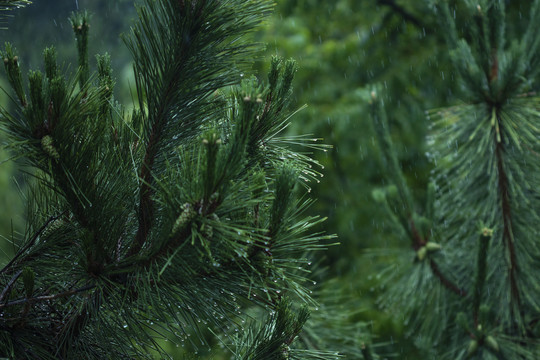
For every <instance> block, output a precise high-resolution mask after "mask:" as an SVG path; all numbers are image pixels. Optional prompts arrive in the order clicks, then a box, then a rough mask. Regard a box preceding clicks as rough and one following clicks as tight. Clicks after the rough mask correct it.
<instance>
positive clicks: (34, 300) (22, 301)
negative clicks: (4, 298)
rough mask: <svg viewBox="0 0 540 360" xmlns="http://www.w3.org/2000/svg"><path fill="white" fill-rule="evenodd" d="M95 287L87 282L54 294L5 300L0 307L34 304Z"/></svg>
mask: <svg viewBox="0 0 540 360" xmlns="http://www.w3.org/2000/svg"><path fill="white" fill-rule="evenodd" d="M95 287H96V285H94V284H88V285H86V286H83V287H81V288H78V289H74V290H68V291H64V292H62V293H58V294H54V295H43V296H36V297H33V298H24V299H19V300H13V301H9V302H7V303H5V304H0V309H2V308H6V307H8V306H15V305H22V304H26V303H29V304H34V303H37V302H41V301H48V300H54V299H59V298H64V297H68V296H71V295H75V294H78V293H80V292H83V291H86V290H91V289H93V288H95Z"/></svg>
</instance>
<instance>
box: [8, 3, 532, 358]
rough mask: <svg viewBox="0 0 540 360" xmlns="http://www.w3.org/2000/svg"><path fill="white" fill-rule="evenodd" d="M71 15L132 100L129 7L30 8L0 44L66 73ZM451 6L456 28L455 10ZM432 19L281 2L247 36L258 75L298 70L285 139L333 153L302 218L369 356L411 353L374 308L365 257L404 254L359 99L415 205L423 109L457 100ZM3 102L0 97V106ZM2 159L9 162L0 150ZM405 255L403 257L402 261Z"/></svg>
mask: <svg viewBox="0 0 540 360" xmlns="http://www.w3.org/2000/svg"><path fill="white" fill-rule="evenodd" d="M520 3H527V2H526V1H524V2H521V1H507V4H508V5H507V7H508V11H509V12H510V16H509V17H510V19H513V20H514V21H510V22H509V29H508V30H509V31H510V33H512V32H519V31H520V28H519V27H520V21H519V19H520V17H521V16H522V14H521V11H520V9H521V6H522V5H521V4H520ZM524 5H525V6H527V4H524ZM77 9H87V10H88V11H89V12H90V13H92V14H93V17H92V22H91V33H90V41H89V45H90V49H89V53H90V54H96V53H104V52H108V53H109V54H111V58H112V61H113V67H114V72H115V76H116V78H117V86H116V92H117V93H116V94H115V96H116V99H118V100H119V101H120V102H122V103H123V104H127V103H130V102H131V98H132V94H131V93H130V90H129V84H130V83H132V80H131V79H132V77H131V65H130V59H129V56H128V53H127V50H126V48H125V46H124V45H123V43H122V41H121V39H120V37H119V34H120V33H122V32H126V31H127V29H129V25H130V24H131V22H132V21H133V19H134V18H135V11H134V8H133V1H131V0H116V1H108V0H55V1H46V0H35V1H34V4H32V5H31V6H27V7H25V8H22V9H18V10H17V11H16V12H14V13H13V15H14V17H13V18H10V19H8V21H7V25H8V27H9V29H8V30H2V31H0V40H2V42H3V41H7V40H9V41H10V42H12V43H13V44H14V45H15V47H16V48H17V49H18V51H19V53H20V55H21V62H22V66H23V68H26V69H29V68H32V69H35V68H41V67H42V65H41V61H42V60H41V58H42V57H41V52H42V50H43V48H44V47H46V46H49V45H52V44H54V45H55V46H56V47H57V50H58V53H59V59H60V62H62V61H64V62H65V64H66V65H64V66H65V67H66V68H67V69H68V70H69V71H71V72H74V71H75V70H76V69H75V68H74V66H75V65H74V64H76V61H75V56H76V51H75V47H74V46H73V41H74V39H73V34H72V31H71V29H70V26H69V22H68V20H67V18H68V16H69V14H70V13H71V12H72V11H74V10H77ZM455 9H456V14H455V16H456V18H457V19H459V14H460V6H456V7H455ZM436 21H437V20H436V18H435V17H434V15H433V12H432V9H431V6H430V1H428V0H425V1H418V0H365V1H359V0H335V1H326V0H288V1H287V0H278V1H277V4H276V11H275V13H274V15H273V16H272V17H271V18H270V19H268V21H267V23H266V24H265V26H264V27H263V28H261V29H260V31H259V32H258V33H257V34H255V39H256V40H257V41H259V42H261V43H264V44H266V51H265V52H263V53H262V54H261V57H260V58H259V59H257V60H256V62H255V64H254V73H255V74H256V75H257V76H260V77H262V76H263V75H264V74H266V73H267V69H268V65H269V59H270V57H271V55H275V54H277V55H280V56H283V57H285V58H294V59H296V60H297V61H298V63H299V65H300V69H299V71H298V73H297V75H296V79H295V82H294V87H295V91H294V93H295V103H294V104H293V107H296V108H300V107H301V106H302V105H304V104H307V105H308V107H307V108H306V109H304V110H302V111H300V112H299V113H297V114H296V115H295V119H294V121H293V123H292V125H291V127H290V131H291V132H292V133H299V134H304V133H309V134H313V137H316V138H324V142H325V143H327V144H331V145H332V146H333V149H330V150H328V151H327V152H318V153H314V156H315V157H316V158H317V159H318V160H319V161H320V162H321V163H322V164H323V165H324V166H325V169H324V170H323V173H324V178H323V179H322V181H321V182H320V183H314V184H312V194H313V195H314V197H315V198H317V199H318V200H317V202H316V203H315V205H314V206H313V207H312V208H311V209H310V211H311V212H312V213H313V214H319V215H322V216H327V217H328V220H327V221H326V222H325V223H324V224H323V225H322V227H324V230H325V231H326V232H327V233H335V234H337V235H338V237H339V241H340V242H341V246H338V247H333V248H330V249H329V251H328V252H327V253H326V258H325V259H324V260H323V261H321V262H320V263H319V268H320V269H321V271H319V272H318V274H320V275H319V277H320V279H318V280H319V281H318V283H319V284H320V285H319V286H320V287H321V291H322V292H325V291H326V292H328V291H331V292H333V293H342V295H346V296H347V298H348V299H350V301H347V302H345V303H344V304H342V306H343V307H347V309H346V310H347V311H348V312H350V313H352V314H353V315H352V316H351V317H350V318H348V319H346V321H349V322H351V323H354V322H357V321H366V322H368V323H369V324H370V326H369V330H370V331H371V332H372V333H373V335H374V340H373V341H374V343H376V344H377V343H378V344H379V345H377V346H376V347H375V350H376V352H378V353H379V354H392V353H393V354H395V355H397V357H398V358H401V359H416V358H417V356H419V355H418V354H416V353H415V351H414V347H413V345H412V342H411V341H410V340H408V338H407V337H406V329H405V328H404V325H403V321H402V320H401V319H396V318H394V317H393V314H392V313H391V311H383V310H381V309H380V308H379V307H378V302H377V297H378V296H379V295H380V294H381V290H382V289H383V288H384V286H385V285H384V283H383V282H382V281H380V279H381V278H380V276H381V273H383V272H384V270H385V268H386V267H387V266H388V265H389V264H391V263H392V256H391V255H386V256H382V257H380V256H374V255H373V253H372V252H371V251H370V250H369V249H380V248H394V249H396V250H397V251H407V250H409V248H410V245H409V244H408V243H407V242H405V241H400V239H399V238H398V235H397V234H394V233H393V231H392V229H391V228H390V227H389V222H388V221H386V220H385V215H384V214H385V213H384V211H383V210H382V209H381V208H380V207H379V205H378V204H377V203H376V202H375V201H374V200H373V199H372V197H371V192H372V191H373V190H374V189H376V188H379V187H381V186H384V185H385V184H384V183H383V180H381V179H382V176H381V170H380V166H379V160H378V158H379V157H378V150H377V148H376V146H375V141H374V137H373V132H372V129H371V125H370V118H369V108H368V104H367V102H368V100H369V96H370V95H369V94H370V85H371V84H374V83H379V84H382V85H383V87H384V89H385V99H384V101H385V105H386V109H387V112H388V115H389V118H390V126H391V133H392V136H393V137H394V139H393V140H394V142H395V145H396V148H397V149H398V150H399V158H400V163H401V166H402V168H403V169H404V171H405V173H406V176H407V178H408V181H409V184H410V185H411V187H412V189H413V191H415V195H416V199H417V200H418V201H419V203H422V200H423V198H424V189H425V188H426V184H427V180H428V177H429V173H430V170H431V165H430V163H429V162H428V161H427V159H426V156H425V153H426V151H427V148H426V144H425V142H424V138H425V135H426V132H427V129H428V122H427V120H426V117H425V115H424V112H425V110H427V109H431V108H435V107H439V106H444V105H448V104H451V103H455V102H456V101H458V100H459V99H456V98H455V96H454V93H455V92H456V89H455V85H454V83H455V82H454V81H453V76H454V75H453V73H452V69H451V67H450V65H449V62H448V59H447V50H446V48H445V44H444V41H443V38H442V35H441V34H438V33H437V31H436V30H435V29H436V26H435V25H436ZM461 26H462V27H466V26H467V24H466V23H463V24H461ZM91 60H92V59H91ZM93 66H94V68H95V63H94V64H93ZM2 75H3V74H2ZM3 81H4V80H3V79H1V78H0V82H2V84H4V83H3ZM7 101H8V99H7V97H6V95H5V94H4V93H1V94H0V102H2V103H3V104H5V103H6V102H7ZM0 156H1V159H2V160H4V159H8V158H9V154H7V153H6V152H5V151H4V152H2V153H1V154H0ZM0 166H1V167H0V206H1V209H2V214H3V216H2V217H0V234H1V235H2V237H3V239H5V241H4V240H3V241H2V242H1V243H0V244H1V249H2V250H3V251H1V252H0V262H2V261H5V258H6V256H8V255H9V254H10V253H11V252H12V246H11V245H10V242H9V240H10V239H11V236H12V235H11V234H12V232H23V231H24V227H23V226H24V225H23V224H24V214H22V213H21V211H22V210H21V209H22V205H21V204H22V196H21V195H20V193H19V192H18V191H17V188H18V187H23V188H24V178H22V177H21V178H14V172H13V170H14V168H15V165H14V163H13V162H10V161H8V162H5V163H3V164H2V165H0ZM413 257H414V253H413V252H411V261H413ZM325 284H326V285H325ZM325 286H326V287H327V288H325ZM351 309H352V310H354V311H352V312H351ZM358 336H359V335H358ZM343 346H344V347H346V345H345V344H344V345H343ZM338 350H339V349H338Z"/></svg>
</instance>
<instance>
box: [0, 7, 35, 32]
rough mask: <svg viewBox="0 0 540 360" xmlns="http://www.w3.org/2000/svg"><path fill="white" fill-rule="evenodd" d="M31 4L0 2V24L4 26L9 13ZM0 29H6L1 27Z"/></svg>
mask: <svg viewBox="0 0 540 360" xmlns="http://www.w3.org/2000/svg"><path fill="white" fill-rule="evenodd" d="M31 3H32V2H31V1H28V0H0V24H2V25H3V21H4V18H5V17H8V16H9V15H8V14H7V11H9V10H13V9H15V8H21V7H23V6H26V5H28V4H31ZM0 29H5V28H3V27H0Z"/></svg>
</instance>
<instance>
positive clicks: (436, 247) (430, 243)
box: [426, 241, 441, 252]
mask: <svg viewBox="0 0 540 360" xmlns="http://www.w3.org/2000/svg"><path fill="white" fill-rule="evenodd" d="M426 249H427V251H428V252H434V251H438V250H441V245H440V244H438V243H436V242H434V241H428V243H427V244H426Z"/></svg>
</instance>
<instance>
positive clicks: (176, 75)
mask: <svg viewBox="0 0 540 360" xmlns="http://www.w3.org/2000/svg"><path fill="white" fill-rule="evenodd" d="M270 10H271V5H270V4H269V2H268V1H265V0H249V1H238V0H199V1H197V0H192V1H189V0H180V1H178V0H146V1H144V2H143V4H142V5H141V6H140V7H139V8H138V16H139V20H138V22H137V23H136V24H135V25H134V26H133V27H132V30H131V33H130V34H128V35H126V36H125V37H124V39H125V42H126V44H127V46H128V48H129V50H130V52H131V54H132V56H133V60H134V73H135V88H134V90H133V96H134V98H135V99H136V106H135V109H134V110H133V111H129V112H128V111H126V110H125V108H124V107H123V106H122V105H120V104H118V103H117V102H116V101H115V100H114V98H113V87H114V85H115V80H114V78H113V76H112V70H111V59H110V56H109V55H107V54H104V55H98V56H97V57H96V60H97V72H96V73H94V74H92V73H91V72H90V67H91V66H90V64H91V63H92V62H91V61H89V60H90V59H89V58H88V54H87V48H88V46H87V41H88V32H89V30H90V22H91V20H90V17H89V16H88V14H86V13H76V14H73V16H72V17H71V19H70V21H71V25H72V28H73V31H74V33H75V38H76V40H77V49H78V53H79V63H78V67H77V71H76V73H75V74H71V75H69V74H68V75H66V74H64V69H63V68H62V67H61V66H59V65H58V64H57V59H56V50H55V48H54V47H48V48H46V49H45V50H44V52H43V57H44V71H43V72H42V71H29V72H28V75H27V78H28V81H26V80H25V79H26V76H23V73H22V70H21V66H20V60H19V55H18V54H17V53H16V51H15V48H14V47H13V46H12V45H11V44H6V47H5V50H4V51H3V52H2V59H3V62H4V65H5V69H6V74H7V78H8V80H9V83H10V85H11V87H12V91H11V92H10V96H11V100H12V105H13V107H12V110H8V109H4V108H3V109H2V112H1V115H2V125H3V128H4V129H5V132H6V134H7V135H8V137H9V145H10V147H11V150H12V151H13V152H14V153H15V154H16V156H17V157H18V158H20V159H21V160H22V161H23V162H24V163H25V164H26V166H27V168H26V169H27V170H26V171H27V172H28V174H29V175H30V176H31V179H32V181H31V186H30V190H29V191H28V194H27V198H26V208H27V211H26V212H27V218H28V219H27V220H28V225H27V230H26V233H25V235H24V237H23V238H22V239H21V240H20V242H19V248H18V251H17V253H16V255H15V256H14V257H13V258H12V259H10V261H9V262H8V263H7V264H6V265H5V266H4V267H3V268H2V269H1V270H0V290H1V293H0V356H5V357H9V358H29V359H35V358H40V359H58V358H61V359H75V358H77V359H78V358H81V359H82V358H84V359H90V358H95V359H102V358H114V359H119V358H133V357H141V358H144V357H149V358H151V356H152V355H151V353H150V352H149V351H150V350H152V351H157V352H158V353H159V354H160V356H164V357H166V356H168V355H167V354H166V352H165V351H164V350H163V349H162V348H161V346H160V342H159V341H158V340H159V339H166V340H167V341H171V342H173V343H176V344H183V343H184V342H185V341H187V342H191V343H192V346H193V347H194V348H195V349H197V348H200V347H204V346H205V345H206V344H207V341H208V336H207V335H208V332H210V333H212V334H214V335H215V336H217V337H218V338H220V339H222V340H221V341H223V343H224V345H225V346H226V347H227V348H228V349H230V351H231V352H232V354H233V357H234V358H237V359H328V358H332V357H335V355H334V353H330V352H325V351H324V350H325V349H320V344H315V347H314V349H315V350H311V349H310V346H308V345H307V343H306V342H305V341H303V342H300V341H295V340H297V339H298V335H299V334H300V332H301V331H302V327H303V325H304V323H305V322H306V320H307V319H308V316H309V311H308V310H307V305H308V304H313V300H311V297H310V290H308V288H307V287H306V286H307V285H308V283H307V279H306V277H307V276H308V275H309V272H310V270H309V265H310V257H311V255H309V254H310V252H311V251H312V250H317V249H320V248H321V247H322V246H324V243H325V242H326V243H327V240H329V239H331V238H332V236H327V235H323V234H320V233H315V232H314V231H313V230H312V227H313V226H314V225H316V224H317V223H319V222H320V221H321V220H322V219H319V218H317V217H308V216H306V215H303V213H304V211H305V209H306V207H307V206H308V205H309V204H310V202H311V201H310V200H309V198H308V197H307V192H308V191H309V183H310V181H313V180H315V179H316V178H317V177H319V176H320V173H319V172H318V169H317V166H318V165H317V163H316V162H315V161H313V160H312V159H311V158H310V157H308V156H307V155H306V154H303V153H300V152H295V151H294V150H293V149H292V146H298V145H308V146H309V147H311V148H317V147H318V146H316V145H315V144H313V142H314V141H316V140H314V139H312V138H308V137H304V136H300V137H298V136H297V137H287V136H284V135H282V132H283V130H284V129H285V128H286V127H287V125H288V122H289V120H290V117H291V115H292V114H291V113H290V112H289V111H288V110H287V105H288V102H289V98H290V95H291V85H292V80H293V76H294V73H295V71H296V64H295V62H294V61H292V60H288V61H283V60H281V59H279V58H274V59H273V60H272V62H271V67H270V71H269V75H268V79H267V81H265V82H261V81H259V80H257V79H256V78H252V77H249V76H246V75H244V74H246V73H247V71H249V67H248V65H249V64H250V62H251V60H252V59H253V57H254V51H255V50H256V49H257V47H256V46H253V45H252V44H251V43H249V42H247V41H246V40H245V34H247V33H249V32H251V31H252V30H253V28H254V27H255V26H256V25H257V24H258V23H260V22H261V20H262V19H263V17H264V16H265V15H266V14H267V13H268V12H269V11H270ZM302 303H303V304H304V305H301V304H302ZM254 308H255V309H259V310H258V312H262V314H263V315H264V314H267V317H265V318H264V319H263V321H262V322H260V321H259V322H258V321H256V320H257V319H258V318H259V317H258V316H255V315H256V314H257V311H255V310H254ZM254 311H255V313H254ZM254 314H255V315H254ZM316 330H317V329H315V330H314V331H315V333H316ZM313 334H314V332H313V331H312V332H310V335H311V336H314V335H313ZM307 338H309V336H308V337H307ZM307 338H306V339H307ZM230 339H232V340H230Z"/></svg>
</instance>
